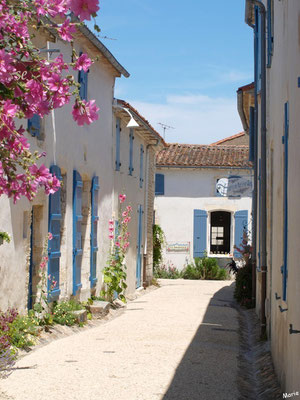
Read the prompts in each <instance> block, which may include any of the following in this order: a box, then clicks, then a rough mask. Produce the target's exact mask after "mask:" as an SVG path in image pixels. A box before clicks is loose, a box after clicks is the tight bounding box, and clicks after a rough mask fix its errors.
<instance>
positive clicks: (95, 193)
mask: <svg viewBox="0 0 300 400" xmlns="http://www.w3.org/2000/svg"><path fill="white" fill-rule="evenodd" d="M91 197H92V199H91V200H92V201H91V208H92V213H91V275H90V281H91V287H92V288H93V287H94V286H95V285H96V283H97V270H96V268H97V251H98V240H97V233H98V221H99V217H98V200H99V178H98V176H94V177H93V179H92V188H91Z"/></svg>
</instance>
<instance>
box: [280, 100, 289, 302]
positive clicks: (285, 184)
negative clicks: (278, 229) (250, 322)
mask: <svg viewBox="0 0 300 400" xmlns="http://www.w3.org/2000/svg"><path fill="white" fill-rule="evenodd" d="M282 142H283V145H284V175H283V176H284V181H283V196H284V197H283V265H282V267H281V273H282V299H283V300H284V301H286V298H287V280H288V178H289V176H288V167H289V103H288V102H287V103H285V105H284V136H283V137H282Z"/></svg>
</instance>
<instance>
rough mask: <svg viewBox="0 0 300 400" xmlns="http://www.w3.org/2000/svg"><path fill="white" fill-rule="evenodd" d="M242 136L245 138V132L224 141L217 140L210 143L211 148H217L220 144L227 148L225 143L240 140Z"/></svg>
mask: <svg viewBox="0 0 300 400" xmlns="http://www.w3.org/2000/svg"><path fill="white" fill-rule="evenodd" d="M242 136H245V132H240V133H237V134H236V135H233V136H229V137H227V138H225V139H221V140H218V141H217V142H214V143H212V144H211V146H217V145H218V146H219V145H220V144H222V145H224V146H227V145H228V143H227V142H230V141H231V140H234V139H237V138H240V137H242Z"/></svg>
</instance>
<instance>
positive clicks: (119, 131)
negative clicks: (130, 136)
mask: <svg viewBox="0 0 300 400" xmlns="http://www.w3.org/2000/svg"><path fill="white" fill-rule="evenodd" d="M120 134H121V121H120V118H117V120H116V171H120V166H121V163H120Z"/></svg>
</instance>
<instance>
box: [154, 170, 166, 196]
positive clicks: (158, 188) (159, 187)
mask: <svg viewBox="0 0 300 400" xmlns="http://www.w3.org/2000/svg"><path fill="white" fill-rule="evenodd" d="M164 194H165V176H164V175H163V174H155V195H156V196H157V195H164Z"/></svg>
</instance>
